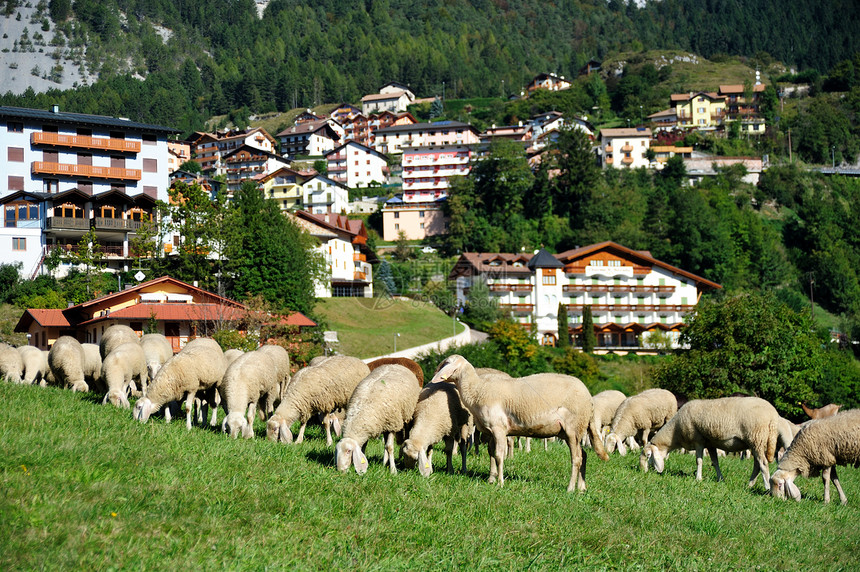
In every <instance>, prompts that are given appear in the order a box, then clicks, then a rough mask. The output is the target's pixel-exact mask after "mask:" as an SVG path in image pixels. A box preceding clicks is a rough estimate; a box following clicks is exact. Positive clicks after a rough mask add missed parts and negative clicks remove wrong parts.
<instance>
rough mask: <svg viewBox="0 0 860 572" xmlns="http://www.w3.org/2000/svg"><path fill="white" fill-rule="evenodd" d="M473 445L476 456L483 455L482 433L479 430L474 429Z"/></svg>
mask: <svg viewBox="0 0 860 572" xmlns="http://www.w3.org/2000/svg"><path fill="white" fill-rule="evenodd" d="M472 444H473V445H474V446H475V454H476V455H480V454H481V433H480V432H479V431H478V430H477V429H472Z"/></svg>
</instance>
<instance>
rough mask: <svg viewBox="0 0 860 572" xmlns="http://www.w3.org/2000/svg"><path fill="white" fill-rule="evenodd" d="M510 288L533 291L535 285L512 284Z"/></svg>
mask: <svg viewBox="0 0 860 572" xmlns="http://www.w3.org/2000/svg"><path fill="white" fill-rule="evenodd" d="M510 288H511V292H531V291H532V288H533V287H532V285H531V284H511V286H510Z"/></svg>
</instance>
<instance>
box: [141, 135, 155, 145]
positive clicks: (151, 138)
mask: <svg viewBox="0 0 860 572" xmlns="http://www.w3.org/2000/svg"><path fill="white" fill-rule="evenodd" d="M141 139H142V140H143V144H144V145H155V144H156V141H157V140H156V138H155V135H154V134H153V133H144V134H143V135H142V136H141Z"/></svg>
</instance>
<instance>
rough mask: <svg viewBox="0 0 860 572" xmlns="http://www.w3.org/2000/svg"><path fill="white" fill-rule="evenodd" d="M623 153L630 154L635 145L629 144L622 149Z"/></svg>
mask: <svg viewBox="0 0 860 572" xmlns="http://www.w3.org/2000/svg"><path fill="white" fill-rule="evenodd" d="M621 151H622V152H624V153H630V152H631V151H633V145H630V144H629V143H627V144H626V145H624V146H622V147H621Z"/></svg>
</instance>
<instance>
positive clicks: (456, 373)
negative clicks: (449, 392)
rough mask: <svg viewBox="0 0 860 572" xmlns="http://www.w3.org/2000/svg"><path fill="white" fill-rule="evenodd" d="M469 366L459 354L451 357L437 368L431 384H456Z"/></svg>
mask: <svg viewBox="0 0 860 572" xmlns="http://www.w3.org/2000/svg"><path fill="white" fill-rule="evenodd" d="M467 365H469V362H468V361H467V360H466V358H464V357H463V356H461V355H457V354H454V355H450V356H448V357H447V358H446V359H445V360H444V361H442V363H440V364H439V367H437V368H436V373H435V374H434V375H433V379H431V380H430V383H438V382H440V381H450V382H451V383H455V382H456V380H458V379H459V378H460V374H461V373H462V371H463V368H464V367H465V366H467Z"/></svg>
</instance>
